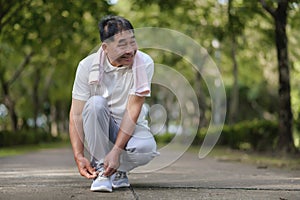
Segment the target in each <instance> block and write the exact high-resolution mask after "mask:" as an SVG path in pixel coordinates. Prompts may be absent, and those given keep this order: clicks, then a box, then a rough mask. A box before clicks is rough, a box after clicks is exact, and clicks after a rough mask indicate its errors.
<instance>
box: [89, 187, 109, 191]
mask: <svg viewBox="0 0 300 200" xmlns="http://www.w3.org/2000/svg"><path fill="white" fill-rule="evenodd" d="M91 191H93V192H112V189H111V188H107V187H105V186H99V187H92V188H91Z"/></svg>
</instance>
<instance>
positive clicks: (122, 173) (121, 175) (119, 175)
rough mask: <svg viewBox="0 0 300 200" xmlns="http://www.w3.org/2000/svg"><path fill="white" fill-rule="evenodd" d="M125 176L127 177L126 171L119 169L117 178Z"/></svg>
mask: <svg viewBox="0 0 300 200" xmlns="http://www.w3.org/2000/svg"><path fill="white" fill-rule="evenodd" d="M123 178H127V175H126V172H121V171H117V172H116V176H115V179H123Z"/></svg>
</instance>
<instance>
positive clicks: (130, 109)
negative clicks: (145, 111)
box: [113, 96, 145, 150]
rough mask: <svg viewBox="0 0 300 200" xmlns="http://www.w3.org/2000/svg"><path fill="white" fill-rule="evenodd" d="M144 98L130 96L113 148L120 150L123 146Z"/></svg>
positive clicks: (130, 134)
mask: <svg viewBox="0 0 300 200" xmlns="http://www.w3.org/2000/svg"><path fill="white" fill-rule="evenodd" d="M144 100H145V98H144V97H138V96H130V98H129V100H128V105H127V108H126V111H125V113H124V116H123V119H122V122H121V125H120V129H119V132H118V136H117V139H116V142H115V145H114V148H113V149H115V150H117V149H118V150H122V149H124V148H125V146H126V144H127V142H128V140H129V139H130V138H131V136H132V134H133V132H134V130H135V126H136V122H137V120H138V117H139V115H140V112H141V108H142V105H143V103H144Z"/></svg>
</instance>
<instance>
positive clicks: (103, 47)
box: [101, 42, 107, 53]
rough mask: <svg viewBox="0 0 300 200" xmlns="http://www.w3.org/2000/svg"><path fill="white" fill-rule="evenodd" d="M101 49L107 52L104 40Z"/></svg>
mask: <svg viewBox="0 0 300 200" xmlns="http://www.w3.org/2000/svg"><path fill="white" fill-rule="evenodd" d="M101 46H102V49H103V51H104V52H105V53H107V44H106V43H105V42H104V43H102V45H101Z"/></svg>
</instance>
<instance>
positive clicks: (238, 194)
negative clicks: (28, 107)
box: [0, 148, 300, 200]
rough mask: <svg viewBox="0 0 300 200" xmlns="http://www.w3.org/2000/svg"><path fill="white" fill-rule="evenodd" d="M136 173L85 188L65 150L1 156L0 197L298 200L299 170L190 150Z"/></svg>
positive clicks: (66, 149)
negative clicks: (116, 183)
mask: <svg viewBox="0 0 300 200" xmlns="http://www.w3.org/2000/svg"><path fill="white" fill-rule="evenodd" d="M169 153H170V155H162V156H165V157H166V158H167V157H168V156H171V154H172V152H169ZM166 154H167V153H166ZM152 167H153V166H152ZM144 169H147V167H146V168H144ZM138 172H141V170H140V171H139V170H136V171H135V172H132V173H131V174H130V175H129V179H130V182H131V185H132V187H131V188H125V189H119V190H114V191H113V192H112V193H100V192H90V191H89V187H90V184H91V181H90V180H87V179H85V178H82V177H81V176H80V175H79V174H78V172H77V168H76V166H75V163H74V161H73V155H72V152H71V149H68V148H63V149H52V150H43V151H39V152H35V153H29V154H26V155H22V156H13V157H5V158H0V199H1V200H2V199H5V200H6V199H21V200H27V199H28V200H29V199H30V200H40V199H51V200H52V199H55V200H59V199H63V200H67V199H72V200H73V199H88V200H93V199H133V200H134V199H140V200H144V199H146V200H147V199H149V200H150V199H151V200H152V199H172V200H173V199H218V200H219V199H242V200H245V199H246V200H247V199H255V200H257V199H263V200H266V199H277V200H286V199H288V200H294V199H295V200H297V199H300V171H297V170H295V171H285V170H280V169H269V168H266V169H258V168H257V167H256V166H252V165H251V166H250V165H244V164H240V163H230V162H220V161H217V160H215V159H213V158H205V159H202V160H199V159H198V158H197V155H196V154H194V153H191V152H187V153H185V154H184V155H183V156H182V157H181V158H180V159H178V160H177V161H176V162H175V163H173V164H172V165H170V166H168V167H166V168H163V169H161V170H159V171H156V172H152V173H138Z"/></svg>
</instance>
